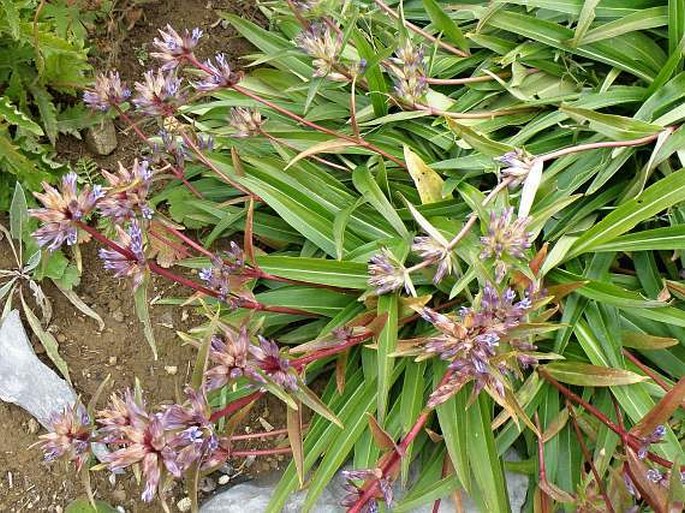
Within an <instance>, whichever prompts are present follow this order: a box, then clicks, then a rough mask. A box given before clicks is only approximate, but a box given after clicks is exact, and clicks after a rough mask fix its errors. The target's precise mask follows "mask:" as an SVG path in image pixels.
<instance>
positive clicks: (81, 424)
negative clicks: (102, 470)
mask: <svg viewBox="0 0 685 513" xmlns="http://www.w3.org/2000/svg"><path fill="white" fill-rule="evenodd" d="M91 433H92V425H91V421H90V417H89V416H88V413H87V412H86V409H85V408H84V407H83V405H82V404H80V403H76V404H74V406H72V407H66V408H65V409H64V411H62V412H60V413H56V412H53V414H52V415H51V416H50V431H49V432H48V433H47V434H45V435H41V436H40V438H41V439H42V440H43V442H42V448H43V452H44V454H45V461H54V460H56V459H58V458H64V459H66V460H68V461H73V462H74V463H76V467H77V468H78V469H79V470H80V469H81V466H82V465H83V463H85V461H86V460H87V459H88V456H89V453H90V440H91Z"/></svg>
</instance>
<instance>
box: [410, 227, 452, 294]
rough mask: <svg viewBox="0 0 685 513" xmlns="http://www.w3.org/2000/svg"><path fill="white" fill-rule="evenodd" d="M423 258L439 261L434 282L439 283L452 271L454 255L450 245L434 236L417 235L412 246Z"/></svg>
mask: <svg viewBox="0 0 685 513" xmlns="http://www.w3.org/2000/svg"><path fill="white" fill-rule="evenodd" d="M411 249H412V251H414V252H415V253H417V254H418V255H419V256H420V257H421V258H422V259H423V260H430V261H432V262H437V264H438V268H437V270H436V272H435V275H434V276H433V283H435V284H438V283H440V282H441V281H442V279H443V278H444V277H445V276H447V275H448V274H451V272H452V255H451V251H450V250H449V249H448V247H447V246H446V245H445V244H443V243H442V242H440V241H437V240H435V239H434V238H433V237H416V238H415V239H414V243H413V244H412V247H411Z"/></svg>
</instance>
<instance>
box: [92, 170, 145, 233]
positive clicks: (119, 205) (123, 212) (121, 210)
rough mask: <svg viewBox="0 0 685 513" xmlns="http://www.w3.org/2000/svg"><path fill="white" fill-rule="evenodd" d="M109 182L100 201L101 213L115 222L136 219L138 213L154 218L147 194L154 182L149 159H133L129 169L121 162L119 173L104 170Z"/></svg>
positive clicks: (103, 172)
mask: <svg viewBox="0 0 685 513" xmlns="http://www.w3.org/2000/svg"><path fill="white" fill-rule="evenodd" d="M102 174H103V176H104V177H105V179H106V180H107V182H108V183H109V189H108V191H107V195H106V196H105V197H104V198H103V199H102V201H100V203H99V205H98V208H99V209H100V213H101V214H102V215H103V216H105V217H109V218H111V219H112V220H113V221H114V222H115V223H122V222H124V221H128V220H131V219H134V218H135V216H136V214H140V215H142V217H143V218H145V219H151V218H152V213H153V212H152V209H151V208H150V207H149V205H148V204H147V196H148V193H149V192H150V183H151V182H152V169H150V163H149V162H148V161H147V160H142V161H140V162H139V161H138V159H135V160H134V161H133V167H132V168H131V170H130V171H129V170H128V169H126V168H125V167H124V166H123V165H121V163H120V164H119V171H118V172H117V173H110V172H108V171H105V170H104V169H103V170H102Z"/></svg>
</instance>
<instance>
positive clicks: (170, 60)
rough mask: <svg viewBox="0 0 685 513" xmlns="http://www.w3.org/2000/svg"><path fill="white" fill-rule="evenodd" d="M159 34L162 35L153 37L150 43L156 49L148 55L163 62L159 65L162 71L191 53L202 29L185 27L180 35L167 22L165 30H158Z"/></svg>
mask: <svg viewBox="0 0 685 513" xmlns="http://www.w3.org/2000/svg"><path fill="white" fill-rule="evenodd" d="M159 34H160V36H162V37H161V38H155V40H154V41H153V43H152V44H153V45H154V46H155V47H156V48H157V50H158V51H157V52H153V53H151V54H150V55H151V56H152V57H155V58H157V59H160V60H162V61H163V62H164V64H163V65H162V67H161V70H162V71H169V70H172V69H175V68H176V67H177V66H178V65H179V64H180V63H182V62H183V60H185V59H186V58H187V57H188V56H189V55H191V54H192V53H193V50H194V49H195V47H196V46H197V43H198V42H199V40H200V38H201V37H202V30H201V29H199V28H194V29H193V30H192V32H189V31H188V30H187V29H186V30H185V31H184V33H183V35H182V36H181V35H180V34H179V33H178V32H176V31H175V30H174V29H173V28H172V27H171V25H169V24H167V26H166V29H165V30H162V29H160V30H159Z"/></svg>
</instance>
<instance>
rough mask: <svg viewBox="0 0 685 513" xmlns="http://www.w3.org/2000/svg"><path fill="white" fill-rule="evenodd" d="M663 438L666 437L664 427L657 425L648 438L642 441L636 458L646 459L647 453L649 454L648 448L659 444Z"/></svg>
mask: <svg viewBox="0 0 685 513" xmlns="http://www.w3.org/2000/svg"><path fill="white" fill-rule="evenodd" d="M664 436H666V426H664V425H662V424H659V425H658V426H657V427H655V428H654V431H652V432H651V433H650V435H649V436H647V437H645V438H644V439H643V440H642V445H641V446H640V448H639V449H638V451H637V457H638V458H639V459H641V460H643V459H645V458H646V457H647V453H648V452H649V447H650V446H651V445H652V444H654V443H659V442H661V440H663V438H664Z"/></svg>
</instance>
